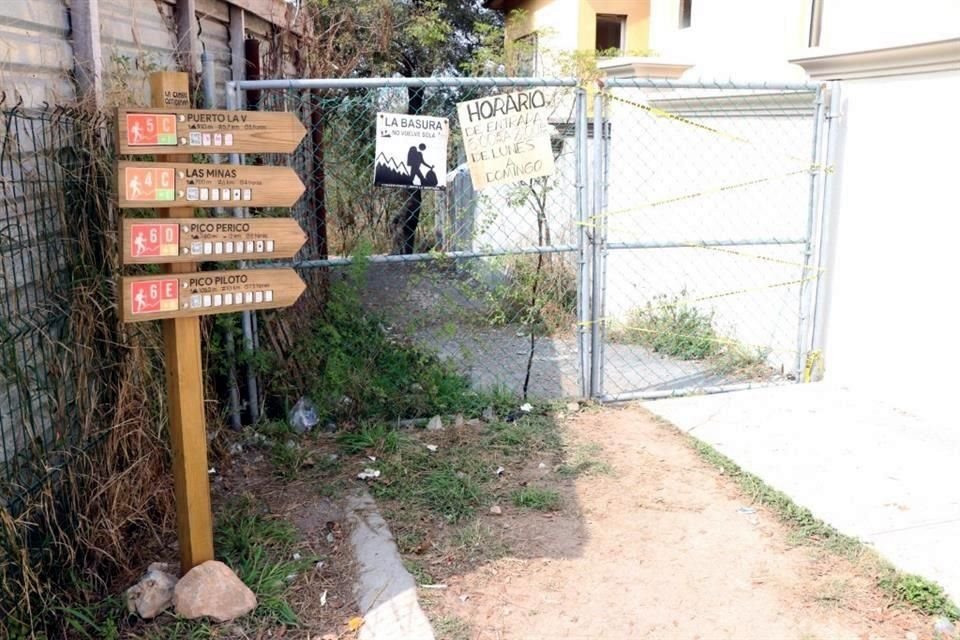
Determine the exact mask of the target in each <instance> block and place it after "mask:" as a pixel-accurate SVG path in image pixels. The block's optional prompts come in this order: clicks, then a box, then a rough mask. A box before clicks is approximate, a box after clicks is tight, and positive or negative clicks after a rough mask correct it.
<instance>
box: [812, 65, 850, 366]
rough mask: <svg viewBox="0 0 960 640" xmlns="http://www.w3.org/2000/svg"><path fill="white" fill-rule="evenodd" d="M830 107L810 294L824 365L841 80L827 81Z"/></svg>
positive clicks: (814, 346) (840, 127)
mask: <svg viewBox="0 0 960 640" xmlns="http://www.w3.org/2000/svg"><path fill="white" fill-rule="evenodd" d="M829 93H830V107H829V109H828V110H827V113H826V131H825V135H824V139H825V143H824V145H823V146H824V147H825V153H824V156H825V158H824V161H823V164H824V167H823V196H822V200H823V206H822V208H821V210H820V220H818V222H817V227H818V228H817V234H816V235H817V239H816V242H815V243H814V246H815V247H816V256H817V257H816V261H815V262H814V267H815V268H816V269H817V273H818V274H819V277H818V278H817V287H816V290H815V292H814V297H813V310H812V316H813V323H812V325H813V326H812V327H811V333H812V337H811V339H810V344H811V347H810V348H811V350H812V351H814V352H818V353H819V354H820V358H821V367H823V366H825V365H824V363H825V354H826V340H827V331H828V329H829V327H828V326H827V321H828V320H827V319H828V314H829V303H830V285H831V282H832V280H833V256H834V255H835V247H834V239H833V231H834V229H835V224H836V220H835V219H834V216H833V199H834V193H833V184H834V180H835V177H834V176H835V171H836V164H837V159H838V148H839V146H840V144H841V137H842V130H843V120H842V117H843V116H842V114H841V104H842V102H841V100H840V97H841V96H840V83H838V82H831V83H830V84H829Z"/></svg>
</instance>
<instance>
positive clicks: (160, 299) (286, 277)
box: [122, 269, 306, 322]
mask: <svg viewBox="0 0 960 640" xmlns="http://www.w3.org/2000/svg"><path fill="white" fill-rule="evenodd" d="M304 289H306V285H305V284H304V282H303V280H301V279H300V276H298V275H297V272H296V271H294V270H293V269H249V270H246V271H203V272H198V273H186V274H178V275H173V274H171V275H160V276H135V277H127V278H124V279H123V285H122V296H123V320H124V322H140V321H145V320H160V319H165V318H189V317H194V316H205V315H211V314H215V313H230V312H231V311H243V310H245V309H250V310H258V309H276V308H279V307H288V306H290V305H292V304H293V303H294V302H296V301H297V298H299V297H300V294H302V293H303V291H304Z"/></svg>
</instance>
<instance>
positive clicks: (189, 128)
mask: <svg viewBox="0 0 960 640" xmlns="http://www.w3.org/2000/svg"><path fill="white" fill-rule="evenodd" d="M150 90H151V94H152V96H153V97H152V104H153V107H154V108H152V109H131V110H121V111H119V113H118V116H119V117H118V131H117V133H118V136H119V140H120V145H119V146H120V153H121V154H156V155H157V162H121V163H120V164H119V166H118V171H117V174H118V200H119V204H120V207H121V208H131V207H137V208H149V207H164V208H160V209H157V215H158V216H159V218H158V219H143V218H142V219H128V220H124V221H123V230H122V235H123V242H122V245H123V256H122V263H123V264H164V266H163V273H162V274H161V275H151V276H134V277H124V278H123V279H122V280H123V281H122V282H121V285H120V290H121V294H120V304H121V311H122V317H123V320H124V322H141V321H145V320H162V323H163V325H162V326H163V344H164V356H165V358H166V368H167V395H168V407H169V412H170V439H171V443H172V448H173V479H174V492H175V494H176V501H177V538H178V541H179V545H180V564H181V569H182V571H183V573H186V572H187V571H189V570H190V569H192V568H193V567H195V566H197V565H198V564H201V563H203V562H205V561H207V560H212V559H213V518H212V514H211V509H210V483H209V478H208V468H207V434H206V424H205V417H204V401H203V387H204V381H203V371H202V364H201V363H202V360H201V353H200V323H199V320H198V316H202V315H210V314H215V313H230V312H233V311H242V310H256V309H269V308H276V307H283V306H288V305H290V304H293V303H294V302H295V301H296V300H297V298H298V297H299V296H300V294H301V293H303V291H304V288H305V285H304V283H303V281H302V280H301V279H300V278H299V276H297V274H296V272H294V271H293V270H292V269H250V270H242V271H205V272H198V271H197V263H198V262H203V261H218V260H238V259H243V260H251V259H269V258H279V257H289V256H292V255H294V254H295V253H296V252H297V250H299V248H300V247H301V246H303V243H304V241H305V239H306V238H305V237H304V235H303V231H302V230H300V228H299V226H298V225H297V223H296V222H295V221H293V220H289V219H279V218H272V219H263V220H249V219H245V218H195V217H194V209H195V208H197V207H270V206H278V207H289V206H292V205H293V204H294V203H295V202H296V201H297V199H298V198H299V197H300V195H301V194H302V193H303V190H304V187H303V184H302V183H301V182H300V180H299V178H297V176H296V174H295V173H294V172H293V171H292V170H290V169H287V168H285V167H243V166H235V165H209V164H191V163H190V159H191V158H190V155H184V154H193V153H245V152H278V153H286V152H290V151H293V150H294V149H295V148H296V146H297V144H298V143H299V142H300V139H301V138H302V137H303V136H304V134H305V133H306V131H305V129H304V128H303V126H302V125H300V123H299V122H297V120H296V118H295V117H294V116H293V115H292V114H287V113H265V112H240V111H215V110H209V111H204V110H196V109H189V108H185V107H188V106H189V99H188V96H189V93H188V86H187V74H186V73H179V72H160V73H154V74H152V75H151V77H150Z"/></svg>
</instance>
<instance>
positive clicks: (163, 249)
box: [123, 218, 307, 264]
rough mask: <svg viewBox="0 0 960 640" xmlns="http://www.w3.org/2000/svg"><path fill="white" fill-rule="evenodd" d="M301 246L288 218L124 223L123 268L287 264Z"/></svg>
mask: <svg viewBox="0 0 960 640" xmlns="http://www.w3.org/2000/svg"><path fill="white" fill-rule="evenodd" d="M306 241H307V236H306V234H305V233H304V232H303V229H301V228H300V225H299V224H298V223H297V221H296V220H294V219H292V218H180V219H176V218H164V219H129V218H128V219H125V220H124V221H123V263H124V264H160V263H170V262H207V261H209V262H217V261H225V260H258V259H259V260H269V259H276V258H292V257H293V256H295V255H296V253H297V251H299V250H300V248H301V247H302V246H303V245H304V244H305V243H306Z"/></svg>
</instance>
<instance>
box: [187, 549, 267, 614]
mask: <svg viewBox="0 0 960 640" xmlns="http://www.w3.org/2000/svg"><path fill="white" fill-rule="evenodd" d="M173 606H174V608H175V609H176V612H177V615H180V616H182V617H184V618H187V619H190V620H193V619H195V618H203V617H207V618H212V619H213V620H215V621H216V622H229V621H230V620H234V619H236V618H239V617H240V616H244V615H246V614H248V613H250V612H251V611H253V610H254V609H256V608H257V597H256V596H255V595H253V591H250V589H249V588H248V587H247V585H245V584H243V582H241V581H240V578H238V577H237V574H235V573H234V572H233V571H231V570H230V567H228V566H227V565H225V564H223V563H222V562H217V561H216V560H207V561H206V562H204V563H203V564H201V565H197V566H196V567H194V568H193V569H191V570H190V571H188V572H187V575H185V576H183V577H182V578H181V579H180V582H178V583H177V587H176V589H175V590H174V593H173Z"/></svg>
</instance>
